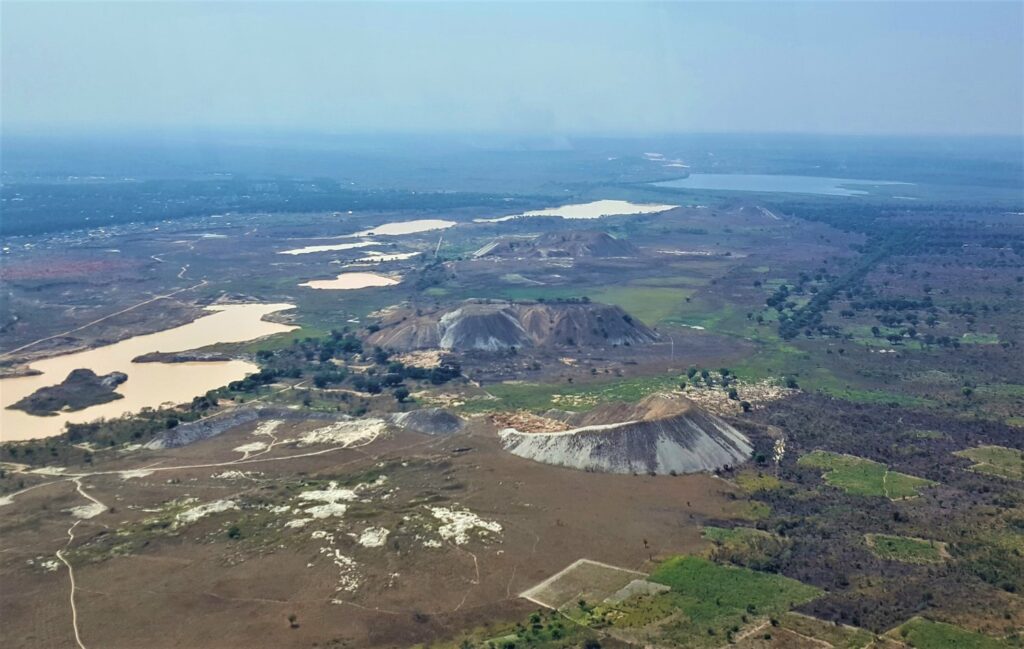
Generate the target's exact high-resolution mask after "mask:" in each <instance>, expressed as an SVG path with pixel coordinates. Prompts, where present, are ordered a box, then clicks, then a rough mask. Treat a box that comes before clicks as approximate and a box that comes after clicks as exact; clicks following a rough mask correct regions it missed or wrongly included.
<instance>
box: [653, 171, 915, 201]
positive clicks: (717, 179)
mask: <svg viewBox="0 0 1024 649" xmlns="http://www.w3.org/2000/svg"><path fill="white" fill-rule="evenodd" d="M651 184H653V185H656V186H658V187H671V188H673V189H706V190H720V191H741V192H769V193H773V192H782V193H789V194H821V195H827V196H864V195H867V194H871V193H873V192H872V190H877V188H879V187H884V186H889V185H908V184H910V183H901V182H894V181H891V180H858V179H853V178H827V177H824V176H787V175H783V174H690V175H689V176H688V177H686V178H676V179H675V180H663V181H660V182H656V183H651Z"/></svg>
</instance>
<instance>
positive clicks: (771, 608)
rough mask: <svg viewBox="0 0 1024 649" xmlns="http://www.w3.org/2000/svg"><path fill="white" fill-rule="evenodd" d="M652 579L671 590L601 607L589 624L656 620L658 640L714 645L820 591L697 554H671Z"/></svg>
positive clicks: (596, 610)
mask: <svg viewBox="0 0 1024 649" xmlns="http://www.w3.org/2000/svg"><path fill="white" fill-rule="evenodd" d="M650 580H651V581H653V582H656V583H660V584H664V585H666V586H669V587H670V588H671V589H672V590H671V591H669V592H667V593H661V594H659V595H654V596H640V597H636V598H632V599H629V600H626V601H625V602H623V603H622V604H620V605H618V606H617V607H616V608H615V610H614V611H612V612H611V613H613V615H609V611H606V610H603V609H602V607H597V608H596V609H595V610H594V611H593V613H592V614H591V615H590V619H589V620H588V621H589V622H601V621H610V622H611V623H612V624H614V625H623V626H625V625H627V624H629V623H630V622H637V623H642V624H646V623H650V622H651V621H656V620H660V621H658V622H657V631H656V632H655V633H656V634H657V636H658V638H657V639H658V644H663V645H665V646H674V647H675V646H678V647H714V646H720V645H722V644H724V643H725V642H727V641H728V639H729V638H730V637H731V635H732V634H733V633H735V632H737V631H738V630H739V629H740V628H742V627H743V626H746V625H747V624H749V623H751V622H752V621H753V619H754V618H756V617H760V616H765V615H771V616H777V615H781V614H782V613H783V612H785V611H788V610H789V609H791V608H793V607H794V606H799V605H800V604H804V603H806V602H809V601H811V600H813V599H815V598H817V597H819V596H820V595H821V594H822V593H821V591H820V590H819V589H817V588H815V587H813V586H808V585H806V584H802V583H800V582H799V581H796V580H795V579H789V578H788V577H783V576H782V575H778V574H773V573H765V572H757V571H755V570H750V569H747V568H739V567H734V566H724V565H720V564H717V563H714V562H713V561H709V560H707V559H702V558H700V557H694V556H680V557H673V558H671V559H669V560H667V561H665V562H664V563H662V564H661V565H659V566H658V567H657V568H656V569H655V570H654V572H653V573H652V574H651V576H650Z"/></svg>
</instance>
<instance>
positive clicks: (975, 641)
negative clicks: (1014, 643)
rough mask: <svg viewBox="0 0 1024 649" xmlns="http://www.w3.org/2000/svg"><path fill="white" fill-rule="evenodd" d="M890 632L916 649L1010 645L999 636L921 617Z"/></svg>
mask: <svg viewBox="0 0 1024 649" xmlns="http://www.w3.org/2000/svg"><path fill="white" fill-rule="evenodd" d="M890 633H891V635H892V637H894V638H897V639H899V640H900V641H902V642H905V643H907V644H909V645H910V646H912V647H915V649H1004V648H1005V647H1009V646H1010V645H1009V644H1008V643H1006V642H1003V641H1002V640H999V639H997V638H990V637H988V636H984V635H981V634H980V633H975V632H974V631H968V630H967V629H961V628H960V627H956V626H953V625H952V624H945V623H943V622H933V621H932V620H926V619H924V618H921V617H915V618H912V619H910V620H908V621H907V622H905V623H904V624H902V625H901V626H900V627H899V628H897V629H895V630H894V631H892V632H890Z"/></svg>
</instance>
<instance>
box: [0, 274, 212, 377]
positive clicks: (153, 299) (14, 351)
mask: <svg viewBox="0 0 1024 649" xmlns="http://www.w3.org/2000/svg"><path fill="white" fill-rule="evenodd" d="M207 284H209V282H207V281H206V280H205V279H204V280H203V281H201V282H199V283H198V284H193V285H192V286H187V287H185V288H179V289H178V290H176V291H171V292H170V293H165V294H163V295H157V296H156V297H151V298H149V299H148V300H144V301H142V302H139V303H138V304H133V305H132V306H130V307H128V308H126V309H121V310H120V311H115V312H114V313H110V314H107V315H105V316H103V317H102V318H97V319H95V320H93V321H92V322H86V323H85V324H84V325H82V326H80V327H75V328H74V329H68V330H67V331H62V332H60V333H59V334H53V335H52V336H47V337H46V338H40V339H39V340H33V341H32V342H30V343H26V344H24V345H22V346H21V347H15V348H14V349H11V350H8V351H6V352H3V353H0V358H8V357H10V356H11V355H12V354H17V353H18V352H20V351H24V350H26V349H28V348H29V347H34V346H36V345H38V344H39V343H42V342H46V341H47V340H53V339H54V338H62V337H64V336H67V335H70V334H73V333H75V332H76V331H81V330H82V329H85V328H87V327H91V326H93V325H94V324H99V323H100V322H103V321H104V320H109V319H110V318H113V317H115V316H119V315H121V314H122V313H128V312H129V311H134V310H135V309H137V308H139V307H140V306H145V305H147V304H152V303H153V302H156V301H157V300H166V299H167V298H170V297H174V296H175V295H177V294H178V293H184V292H185V291H191V290H193V289H197V288H199V287H201V286H206V285H207Z"/></svg>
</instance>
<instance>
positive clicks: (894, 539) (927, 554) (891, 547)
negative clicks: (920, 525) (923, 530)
mask: <svg viewBox="0 0 1024 649" xmlns="http://www.w3.org/2000/svg"><path fill="white" fill-rule="evenodd" d="M864 541H865V543H866V544H867V546H868V549H870V550H871V552H872V554H874V555H875V556H876V557H880V558H882V559H888V560H890V561H903V562H905V563H939V562H941V561H942V560H943V559H944V551H945V544H944V543H941V542H938V541H928V540H926V539H915V538H911V537H909V536H895V535H892V534H865V535H864Z"/></svg>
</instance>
